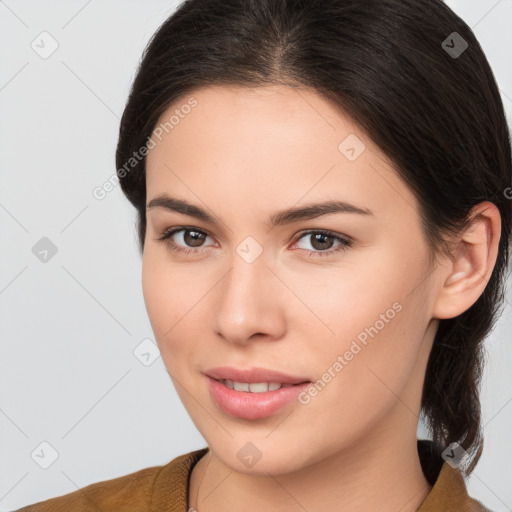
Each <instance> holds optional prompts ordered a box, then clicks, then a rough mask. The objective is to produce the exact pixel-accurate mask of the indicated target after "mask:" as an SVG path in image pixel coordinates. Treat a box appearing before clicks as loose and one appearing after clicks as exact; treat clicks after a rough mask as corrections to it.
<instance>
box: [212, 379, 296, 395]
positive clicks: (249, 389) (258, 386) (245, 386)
mask: <svg viewBox="0 0 512 512" xmlns="http://www.w3.org/2000/svg"><path fill="white" fill-rule="evenodd" d="M221 382H222V383H223V384H224V385H225V386H226V387H228V388H229V389H234V390H235V391H245V392H246V393H265V392H266V391H275V390H277V389H279V388H281V387H290V386H291V385H292V384H280V383H279V382H251V383H249V382H236V381H232V380H229V379H224V380H221Z"/></svg>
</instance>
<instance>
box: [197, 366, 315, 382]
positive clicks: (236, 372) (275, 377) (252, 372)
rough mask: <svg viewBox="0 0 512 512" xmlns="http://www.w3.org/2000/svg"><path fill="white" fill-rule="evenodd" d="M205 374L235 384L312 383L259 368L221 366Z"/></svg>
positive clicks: (303, 378) (302, 378)
mask: <svg viewBox="0 0 512 512" xmlns="http://www.w3.org/2000/svg"><path fill="white" fill-rule="evenodd" d="M204 374H205V375H206V376H208V377H210V378H212V379H215V380H217V381H221V380H232V381H235V382H247V383H249V384H251V383H257V382H277V383H280V384H290V385H295V384H303V383H305V382H311V380H310V379H308V378H307V377H300V376H294V375H289V374H286V373H282V372H279V371H276V370H270V369H267V368H258V367H256V368H250V369H241V368H235V367H233V366H220V367H216V368H210V369H209V370H207V371H205V372H204Z"/></svg>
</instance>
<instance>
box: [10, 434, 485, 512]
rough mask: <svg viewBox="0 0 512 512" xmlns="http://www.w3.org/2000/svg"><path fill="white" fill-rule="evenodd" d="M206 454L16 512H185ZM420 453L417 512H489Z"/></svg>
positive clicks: (427, 452)
mask: <svg viewBox="0 0 512 512" xmlns="http://www.w3.org/2000/svg"><path fill="white" fill-rule="evenodd" d="M208 450H209V448H208V447H206V448H202V449H201V450H196V451H193V452H189V453H186V454H184V455H180V456H179V457H176V458H175V459H173V460H172V461H171V462H169V463H168V464H166V465H164V466H154V467H150V468H145V469H142V470H139V471H136V472H134V473H130V474H128V475H124V476H121V477H118V478H113V479H111V480H105V481H102V482H96V483H93V484H90V485H88V486H86V487H83V488H81V489H78V490H76V491H74V492H71V493H69V494H65V495H63V496H59V497H56V498H51V499H49V500H45V501H42V502H39V503H35V504H33V505H28V506H25V507H23V508H21V509H18V510H17V511H15V512H188V503H187V497H188V489H189V479H190V474H191V471H192V468H193V467H194V465H195V464H196V462H198V461H199V459H201V457H203V456H204V455H205V454H206V453H208ZM418 453H419V457H420V462H421V467H422V470H423V473H424V474H425V478H426V479H427V480H428V482H429V483H430V485H431V486H432V489H431V491H430V493H429V494H428V495H427V497H426V499H425V500H424V502H423V503H422V505H421V506H420V508H419V509H418V512H491V511H489V509H487V508H485V507H484V506H483V505H482V504H481V503H480V502H479V501H477V500H475V499H473V498H471V497H470V496H468V492H467V489H466V484H465V480H464V478H463V476H462V473H461V472H460V470H458V469H456V468H453V467H452V466H450V465H449V464H448V463H447V462H445V461H444V459H443V458H442V457H441V455H440V450H439V449H438V448H436V445H434V443H433V442H432V441H429V440H418Z"/></svg>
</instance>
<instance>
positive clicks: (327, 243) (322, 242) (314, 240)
mask: <svg viewBox="0 0 512 512" xmlns="http://www.w3.org/2000/svg"><path fill="white" fill-rule="evenodd" d="M308 237H309V238H308ZM302 238H305V239H309V242H310V245H311V247H313V249H315V250H313V251H312V250H310V249H308V248H304V247H302V249H304V250H306V251H308V256H310V257H316V256H329V255H332V254H333V253H336V252H339V251H345V250H347V249H348V248H349V247H351V246H352V240H351V239H349V238H348V237H344V236H340V235H338V234H336V233H333V232H331V231H326V230H310V231H306V232H305V233H302V234H301V236H300V237H299V238H298V240H301V239H302ZM333 241H338V242H339V244H338V245H337V246H334V250H331V251H330V250H328V249H331V248H332V246H333ZM296 244H297V242H296Z"/></svg>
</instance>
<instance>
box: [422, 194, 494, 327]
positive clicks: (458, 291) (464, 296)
mask: <svg viewBox="0 0 512 512" xmlns="http://www.w3.org/2000/svg"><path fill="white" fill-rule="evenodd" d="M470 216H471V217H472V218H473V221H472V222H471V224H470V225H469V226H468V227H467V228H466V230H465V231H464V232H463V233H462V234H461V235H459V238H458V239H457V240H456V241H455V244H454V245H455V249H454V251H453V255H452V258H451V260H450V263H449V264H448V265H447V267H446V268H445V269H444V271H443V272H441V273H440V280H441V281H440V288H439V291H438V295H437V298H436V301H435V304H434V310H433V313H432V315H433V317H434V318H439V319H443V318H454V317H456V316H458V315H460V314H461V313H464V311H466V310H467V309H469V308H470V307H471V306H472V305H473V304H474V303H475V302H476V301H477V300H478V298H479V297H480V295H481V294H482V293H483V291H484V289H485V287H486V285H487V283H488V281H489V279H490V277H491V274H492V271H493V269H494V265H495V264H496V259H497V256H498V245H499V240H500V236H501V216H500V212H499V210H498V208H497V207H496V206H495V205H494V204H493V203H491V202H489V201H484V202H482V203H479V204H478V205H476V206H475V207H473V209H472V210H471V213H470Z"/></svg>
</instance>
